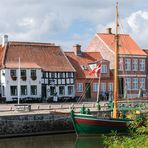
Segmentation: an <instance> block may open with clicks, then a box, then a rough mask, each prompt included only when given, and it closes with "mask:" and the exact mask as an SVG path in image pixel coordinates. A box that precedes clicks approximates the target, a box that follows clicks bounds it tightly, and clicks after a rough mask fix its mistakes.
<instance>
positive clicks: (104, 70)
mask: <svg viewBox="0 0 148 148" xmlns="http://www.w3.org/2000/svg"><path fill="white" fill-rule="evenodd" d="M101 73H107V65H102V66H101Z"/></svg>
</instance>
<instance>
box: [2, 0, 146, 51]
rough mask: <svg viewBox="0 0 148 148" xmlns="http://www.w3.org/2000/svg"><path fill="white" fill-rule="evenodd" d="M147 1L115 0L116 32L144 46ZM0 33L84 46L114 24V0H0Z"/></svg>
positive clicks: (13, 38) (69, 47)
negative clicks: (116, 11) (118, 28)
mask: <svg viewBox="0 0 148 148" xmlns="http://www.w3.org/2000/svg"><path fill="white" fill-rule="evenodd" d="M147 8H148V1H147V0H119V22H120V33H126V34H130V35H131V37H132V38H133V39H134V40H135V41H136V42H137V43H138V45H139V46H140V47H141V48H144V49H148V41H147V39H148V10H147ZM0 14H1V15H0V35H1V37H2V36H3V35H4V34H7V35H8V36H9V40H10V41H27V42H28V41H30V42H49V43H55V44H56V45H59V46H61V47H62V49H63V50H65V51H67V50H72V46H73V45H75V44H80V45H82V49H83V50H84V49H85V48H86V47H87V45H88V43H89V41H90V40H91V39H92V38H93V36H94V35H95V34H96V33H102V32H105V31H106V28H108V27H112V28H113V30H114V28H115V27H114V26H115V23H114V22H115V0H0Z"/></svg>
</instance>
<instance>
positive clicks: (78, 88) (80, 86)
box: [77, 83, 83, 92]
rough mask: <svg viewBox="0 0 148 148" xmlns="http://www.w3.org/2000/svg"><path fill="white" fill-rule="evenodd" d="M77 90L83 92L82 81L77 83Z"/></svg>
mask: <svg viewBox="0 0 148 148" xmlns="http://www.w3.org/2000/svg"><path fill="white" fill-rule="evenodd" d="M77 92H83V83H77Z"/></svg>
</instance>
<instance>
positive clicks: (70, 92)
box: [68, 86, 73, 95]
mask: <svg viewBox="0 0 148 148" xmlns="http://www.w3.org/2000/svg"><path fill="white" fill-rule="evenodd" d="M72 94H73V86H68V95H72Z"/></svg>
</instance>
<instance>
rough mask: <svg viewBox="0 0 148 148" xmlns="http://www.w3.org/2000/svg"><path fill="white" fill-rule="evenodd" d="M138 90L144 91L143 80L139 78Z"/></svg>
mask: <svg viewBox="0 0 148 148" xmlns="http://www.w3.org/2000/svg"><path fill="white" fill-rule="evenodd" d="M139 88H142V89H145V78H139Z"/></svg>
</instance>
